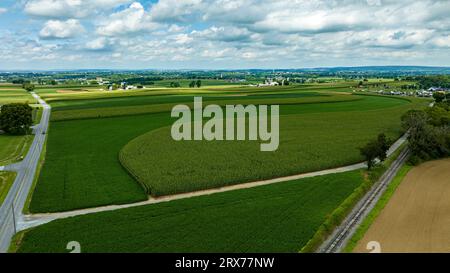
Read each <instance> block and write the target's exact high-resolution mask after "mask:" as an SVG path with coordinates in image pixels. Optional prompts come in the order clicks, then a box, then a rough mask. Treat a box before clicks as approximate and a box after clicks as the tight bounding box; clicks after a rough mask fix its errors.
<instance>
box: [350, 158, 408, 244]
mask: <svg viewBox="0 0 450 273" xmlns="http://www.w3.org/2000/svg"><path fill="white" fill-rule="evenodd" d="M412 168H413V166H410V165H407V164H403V166H402V167H401V169H400V170H399V171H398V173H397V175H396V176H395V177H394V179H393V181H392V182H391V183H390V184H389V186H388V187H387V188H386V191H385V192H384V193H383V195H382V196H381V197H380V199H379V200H378V202H377V203H376V204H375V206H374V207H373V209H372V210H371V211H370V212H369V214H368V215H367V216H366V218H364V220H363V221H362V222H361V224H360V225H359V227H358V228H357V229H356V231H355V233H354V234H353V236H352V237H351V238H350V240H349V241H348V243H347V245H346V246H345V247H344V249H343V251H342V252H345V253H350V252H352V251H353V249H354V248H355V247H356V245H357V244H358V242H359V241H360V240H361V239H362V238H363V237H364V234H366V232H367V230H369V228H370V226H371V225H372V223H373V222H374V221H375V219H376V218H377V217H378V215H379V214H380V213H381V211H382V210H383V209H384V208H385V206H386V205H387V204H388V203H389V200H390V199H391V197H392V196H393V195H394V193H395V191H396V190H397V188H398V186H400V184H401V183H402V182H403V179H404V178H405V176H406V175H407V174H408V172H409V171H410V170H411V169H412Z"/></svg>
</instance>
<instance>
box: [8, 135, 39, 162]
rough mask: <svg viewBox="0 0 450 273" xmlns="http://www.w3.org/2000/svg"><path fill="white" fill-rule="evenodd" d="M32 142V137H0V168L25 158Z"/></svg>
mask: <svg viewBox="0 0 450 273" xmlns="http://www.w3.org/2000/svg"><path fill="white" fill-rule="evenodd" d="M32 140H33V136H32V135H27V136H10V135H0V166H3V165H8V164H10V163H13V162H15V161H17V160H19V159H20V157H22V156H25V155H26V153H27V151H28V148H29V146H30V145H31V142H32Z"/></svg>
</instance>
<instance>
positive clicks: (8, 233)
mask: <svg viewBox="0 0 450 273" xmlns="http://www.w3.org/2000/svg"><path fill="white" fill-rule="evenodd" d="M31 94H32V96H33V97H34V98H36V99H37V100H38V102H39V103H40V104H41V105H42V107H43V112H42V118H41V123H40V124H38V125H36V126H34V128H33V133H34V134H35V137H34V140H33V143H32V144H31V147H30V150H29V151H28V153H27V155H26V157H25V158H24V160H23V161H21V162H19V163H15V164H12V165H8V166H5V167H4V170H5V171H14V172H16V173H17V176H16V179H15V181H14V184H13V186H12V187H11V189H10V191H9V193H8V195H7V197H6V199H5V201H4V202H3V204H2V206H1V207H0V253H4V252H7V251H8V247H9V244H10V242H11V238H12V236H13V235H14V233H15V229H16V222H17V221H18V219H22V218H23V215H22V210H23V207H24V205H25V201H26V199H27V197H28V193H29V192H30V189H31V186H32V184H33V179H34V176H35V173H36V168H37V164H38V162H39V158H40V157H41V152H42V147H43V145H44V143H45V138H46V135H45V134H46V132H47V129H48V122H49V118H50V111H51V108H50V106H49V105H48V104H46V103H45V101H44V100H42V99H41V98H40V97H39V96H38V95H37V94H35V93H34V92H32V93H31Z"/></svg>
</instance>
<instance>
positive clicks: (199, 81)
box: [195, 80, 202, 88]
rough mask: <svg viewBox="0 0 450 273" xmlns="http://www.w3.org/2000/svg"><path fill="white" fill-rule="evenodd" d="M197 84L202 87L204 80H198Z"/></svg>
mask: <svg viewBox="0 0 450 273" xmlns="http://www.w3.org/2000/svg"><path fill="white" fill-rule="evenodd" d="M195 85H197V87H198V88H200V87H202V81H201V80H197V82H196V83H195Z"/></svg>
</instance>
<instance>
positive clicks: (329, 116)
mask: <svg viewBox="0 0 450 273" xmlns="http://www.w3.org/2000/svg"><path fill="white" fill-rule="evenodd" d="M345 96H346V97H350V96H348V95H345ZM355 97H360V99H359V100H357V101H354V102H352V103H350V102H335V103H316V104H312V103H311V104H298V105H295V104H294V105H282V106H281V112H280V113H281V123H282V124H287V126H283V125H282V129H281V130H282V131H284V133H282V135H283V134H285V135H286V136H285V137H283V138H282V146H285V147H286V148H282V151H283V152H277V153H274V154H273V155H272V156H270V155H265V156H263V158H262V159H261V160H259V159H257V160H256V161H254V163H255V162H258V164H255V166H257V170H262V174H259V173H258V172H256V171H255V172H253V173H252V172H249V171H248V170H245V168H242V167H239V168H237V169H236V170H233V171H232V172H231V173H230V174H231V176H223V175H221V176H219V177H218V179H217V178H215V180H214V181H211V184H205V183H204V182H201V183H203V184H201V183H200V184H198V181H196V180H192V181H187V182H186V184H185V185H180V184H179V181H178V182H176V183H175V184H173V182H171V184H170V185H171V186H170V187H174V188H172V189H169V188H166V189H163V190H162V191H160V192H158V191H155V192H152V194H161V193H164V194H167V193H173V192H182V191H186V190H193V189H200V188H204V187H207V188H210V187H216V186H219V185H227V184H230V183H241V182H248V181H254V180H258V179H261V178H271V177H274V176H284V175H289V174H292V173H299V172H304V171H305V172H306V171H313V170H319V169H322V168H327V167H335V166H342V165H346V164H348V163H353V162H358V161H360V160H361V158H360V156H359V151H358V148H359V146H360V145H361V144H362V143H364V142H365V141H367V140H368V139H370V138H373V137H374V136H376V135H377V134H378V133H379V132H380V131H385V132H386V133H387V134H388V135H389V136H391V137H396V136H399V134H400V131H399V129H398V128H399V123H400V115H401V114H402V113H403V112H404V111H406V110H408V109H410V108H411V107H419V105H420V104H421V103H419V102H416V101H415V102H414V103H409V102H408V101H406V100H402V99H393V98H386V97H379V96H355ZM342 104H343V105H342ZM361 109H367V111H361ZM371 109H372V110H371ZM374 109H376V110H374ZM380 116H382V117H383V119H380ZM323 117H325V118H323ZM319 119H320V121H319ZM173 121H174V120H172V119H171V118H170V115H169V114H168V113H161V114H151V115H135V116H128V117H127V116H124V117H114V118H103V119H87V120H73V121H58V122H52V126H51V130H50V131H49V139H48V149H47V157H46V161H45V164H44V167H43V170H42V172H41V174H40V178H39V181H38V183H37V188H36V191H35V192H34V195H33V198H32V201H31V205H30V211H31V212H55V211H66V210H73V209H80V208H87V207H95V206H101V205H109V204H122V203H129V202H135V201H141V200H145V199H146V198H147V197H146V194H145V192H144V190H143V189H142V187H141V186H140V185H139V184H138V183H136V182H135V181H134V180H133V179H132V178H131V176H130V175H129V174H127V172H126V171H125V170H124V169H123V167H122V166H121V164H120V162H119V152H120V151H121V149H122V148H123V147H124V146H125V145H127V143H128V142H130V141H132V140H133V139H135V138H137V137H139V136H141V135H144V134H147V133H148V132H151V131H152V130H155V129H158V128H163V127H167V126H169V125H170V124H171V123H172V122H173ZM347 123H348V126H347V125H346V126H343V124H347ZM296 126H302V128H303V130H298V127H296ZM303 126H305V127H303ZM296 128H297V129H296ZM324 128H325V129H324ZM164 130H167V129H164V128H163V129H161V130H160V131H158V132H164ZM323 130H325V131H326V132H328V133H327V134H324V133H323V132H324V131H323ZM331 132H332V134H331ZM150 134H153V133H150ZM307 134H309V136H306V135H307ZM333 134H334V136H335V137H331V136H332V135H333ZM349 135H350V137H349ZM152 137H153V136H152ZM162 138H163V137H162V136H159V137H157V138H156V139H155V141H157V143H160V144H163V145H166V144H168V145H169V146H168V147H174V146H170V145H172V144H171V143H163V139H162ZM330 138H332V139H330ZM144 142H146V141H144ZM329 143H333V145H329ZM247 144H248V145H245V143H241V144H238V145H244V146H245V147H244V148H245V149H244V151H247V152H249V154H248V155H246V156H244V157H242V158H241V159H239V160H237V161H235V162H230V166H235V165H236V164H242V166H248V164H249V162H246V161H248V160H254V153H253V152H254V151H256V150H255V149H254V148H255V145H254V144H255V143H247ZM152 146H153V145H152ZM192 147H196V145H193V146H192ZM208 147H209V148H211V149H212V150H211V151H220V152H221V153H223V152H226V151H227V148H232V147H231V146H228V144H225V146H221V145H219V146H217V145H214V144H211V145H208ZM313 147H319V148H317V149H316V148H314V149H313ZM154 148H155V147H152V148H151V149H150V150H149V152H151V154H152V155H155V154H154V153H153V152H155V151H156V150H153V149H154ZM187 148H188V147H183V149H184V150H185V151H187V150H186V149H187ZM217 149H219V150H217ZM289 149H292V151H288V150H289ZM300 149H301V150H302V152H301V153H300V152H298V151H299V150H300ZM127 150H128V148H127ZM258 151H259V150H258ZM305 151H306V152H305ZM331 151H332V152H333V153H332V154H330V152H331ZM158 152H161V153H160V154H158V155H164V154H170V155H171V156H173V155H175V154H174V153H175V151H170V150H165V151H158ZM190 152H192V150H191V151H190ZM206 152H207V151H206ZM128 153H129V150H128ZM207 154H208V158H209V159H212V157H211V156H210V155H209V154H211V153H208V152H207ZM258 154H259V153H258ZM324 154H325V155H326V157H324V158H322V159H321V160H317V159H318V158H319V157H321V156H323V155H324ZM136 156H137V157H140V156H141V155H136ZM192 156H193V158H195V157H196V156H195V153H194V154H193V155H192ZM227 156H229V155H224V157H223V158H222V159H218V161H217V162H218V163H220V162H222V163H223V162H224V160H225V159H226V158H228V157H227ZM125 157H126V158H125V160H129V159H130V158H132V157H133V156H131V157H130V156H127V155H126V154H125ZM289 157H291V158H290V159H289ZM140 158H141V159H142V157H140ZM181 158H183V157H181ZM181 158H180V159H181ZM123 159H124V158H123ZM228 159H230V158H228ZM232 159H233V160H236V158H232ZM145 160H147V158H146V159H145ZM148 160H150V161H151V162H152V164H153V163H154V164H157V165H158V164H160V163H158V162H155V161H160V162H163V161H165V160H167V158H166V159H164V158H158V157H156V156H155V157H152V158H149V159H148ZM258 160H259V161H258ZM275 161H279V162H282V164H284V165H283V166H281V163H274V162H275ZM128 162H129V163H130V164H134V163H133V161H128ZM180 162H181V161H176V160H175V161H174V162H170V164H174V165H172V166H175V165H176V166H178V165H180V164H181V163H180ZM222 163H220V164H222ZM125 164H127V162H125ZM220 164H219V165H216V167H217V166H220ZM127 166H128V167H130V168H135V169H133V171H136V172H138V171H140V170H139V168H142V167H143V168H151V169H153V168H154V167H153V166H136V165H128V164H127ZM158 166H159V165H158ZM195 166H197V165H195ZM208 166H211V167H213V166H212V165H208ZM280 166H281V168H280ZM252 168H253V166H252ZM277 168H280V169H279V170H277ZM250 169H251V168H250ZM183 172H186V169H185V168H181V169H180V170H179V171H176V172H172V171H171V173H176V174H177V175H182V176H183V177H184V178H189V179H192V178H193V177H194V178H195V177H198V176H199V175H201V173H202V172H201V171H195V170H194V171H191V173H190V174H189V175H186V173H185V174H183ZM213 173H214V174H216V175H217V174H218V172H217V170H216V171H214V172H213ZM139 175H141V173H139ZM142 175H143V177H145V180H141V181H140V182H141V183H143V184H144V185H150V183H148V182H147V180H148V179H151V177H149V176H146V174H142ZM190 175H193V176H190ZM170 176H171V174H170V173H165V174H163V176H162V177H159V178H158V180H161V181H166V180H167V179H168V177H170ZM174 181H175V180H174ZM61 182H62V183H61ZM199 185H200V186H201V187H200V186H199ZM151 187H153V186H152V185H151Z"/></svg>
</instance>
